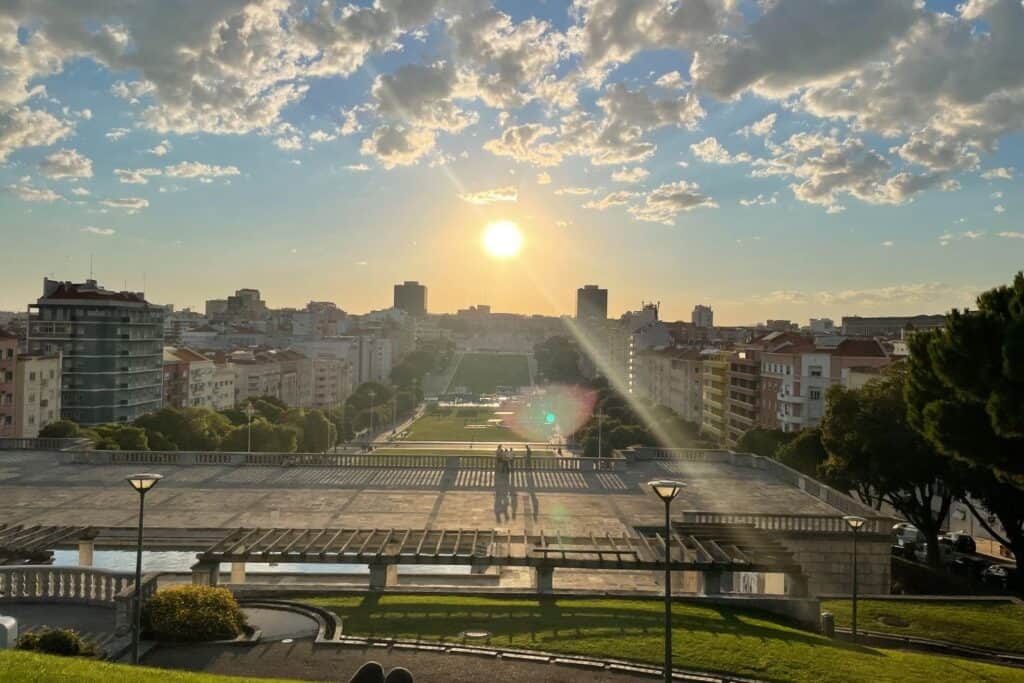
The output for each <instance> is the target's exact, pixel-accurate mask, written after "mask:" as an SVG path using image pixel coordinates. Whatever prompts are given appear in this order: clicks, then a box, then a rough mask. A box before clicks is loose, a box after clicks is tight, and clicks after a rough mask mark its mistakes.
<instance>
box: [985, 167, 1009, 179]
mask: <svg viewBox="0 0 1024 683" xmlns="http://www.w3.org/2000/svg"><path fill="white" fill-rule="evenodd" d="M981 177H982V178H984V179H985V180H1013V169H1012V168H1006V167H1000V168H991V169H989V170H987V171H985V172H984V173H982V174H981Z"/></svg>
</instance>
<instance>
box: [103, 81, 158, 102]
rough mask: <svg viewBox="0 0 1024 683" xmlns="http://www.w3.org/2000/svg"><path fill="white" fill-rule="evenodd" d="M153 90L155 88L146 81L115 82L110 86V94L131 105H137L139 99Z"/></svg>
mask: <svg viewBox="0 0 1024 683" xmlns="http://www.w3.org/2000/svg"><path fill="white" fill-rule="evenodd" d="M154 90H156V86H154V85H153V84H152V83H149V82H148V81H117V82H116V83H114V85H112V86H110V92H111V93H112V94H113V95H114V96H116V97H120V98H121V99H122V100H126V101H128V102H131V103H132V104H138V102H139V99H140V98H141V97H144V96H146V95H149V94H150V93H152V92H153V91H154Z"/></svg>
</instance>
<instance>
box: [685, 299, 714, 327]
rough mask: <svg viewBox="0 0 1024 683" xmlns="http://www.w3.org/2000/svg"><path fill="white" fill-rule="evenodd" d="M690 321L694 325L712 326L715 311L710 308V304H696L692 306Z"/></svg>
mask: <svg viewBox="0 0 1024 683" xmlns="http://www.w3.org/2000/svg"><path fill="white" fill-rule="evenodd" d="M690 322H692V323H693V324H694V326H695V327H714V326H715V312H714V311H713V310H711V307H710V306H705V305H703V304H697V305H696V306H694V307H693V313H692V314H690Z"/></svg>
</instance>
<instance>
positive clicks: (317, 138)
mask: <svg viewBox="0 0 1024 683" xmlns="http://www.w3.org/2000/svg"><path fill="white" fill-rule="evenodd" d="M337 138H338V136H337V135H335V134H334V133H328V132H327V131H326V130H315V131H313V132H312V133H310V134H309V139H310V140H312V141H313V142H330V141H331V140H336V139H337Z"/></svg>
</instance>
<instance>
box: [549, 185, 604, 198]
mask: <svg viewBox="0 0 1024 683" xmlns="http://www.w3.org/2000/svg"><path fill="white" fill-rule="evenodd" d="M595 192H597V190H594V189H591V188H589V187H560V188H558V189H557V190H555V194H557V195H563V194H568V195H574V196H585V195H590V194H594V193H595Z"/></svg>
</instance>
